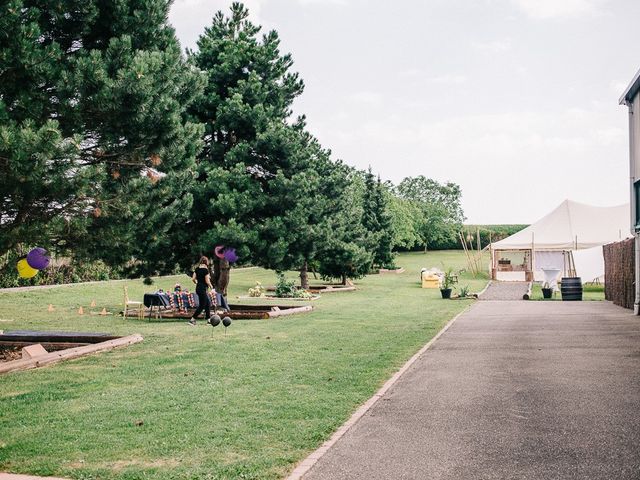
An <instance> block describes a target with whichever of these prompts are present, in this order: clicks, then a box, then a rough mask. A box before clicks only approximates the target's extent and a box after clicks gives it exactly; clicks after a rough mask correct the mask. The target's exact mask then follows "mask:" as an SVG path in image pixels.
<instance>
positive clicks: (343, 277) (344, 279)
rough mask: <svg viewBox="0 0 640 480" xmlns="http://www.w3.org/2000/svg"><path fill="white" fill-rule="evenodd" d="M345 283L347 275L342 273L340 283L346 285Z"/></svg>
mask: <svg viewBox="0 0 640 480" xmlns="http://www.w3.org/2000/svg"><path fill="white" fill-rule="evenodd" d="M346 284H347V276H346V275H342V285H346Z"/></svg>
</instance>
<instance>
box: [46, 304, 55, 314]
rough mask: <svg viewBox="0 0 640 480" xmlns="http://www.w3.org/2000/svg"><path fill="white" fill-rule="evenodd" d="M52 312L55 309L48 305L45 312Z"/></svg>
mask: <svg viewBox="0 0 640 480" xmlns="http://www.w3.org/2000/svg"><path fill="white" fill-rule="evenodd" d="M54 310H55V308H53V304H52V303H50V304H49V308H47V311H48V312H53V311H54Z"/></svg>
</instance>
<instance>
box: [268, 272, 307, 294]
mask: <svg viewBox="0 0 640 480" xmlns="http://www.w3.org/2000/svg"><path fill="white" fill-rule="evenodd" d="M275 295H276V297H279V298H287V297H288V298H308V297H310V294H309V292H307V291H306V290H303V289H301V288H298V287H297V286H296V281H295V280H292V279H287V278H286V277H285V276H284V273H279V274H278V283H276V292H275Z"/></svg>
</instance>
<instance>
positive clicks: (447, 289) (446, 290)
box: [440, 268, 458, 298]
mask: <svg viewBox="0 0 640 480" xmlns="http://www.w3.org/2000/svg"><path fill="white" fill-rule="evenodd" d="M457 281H458V275H457V274H456V273H454V271H453V269H452V268H448V269H447V270H446V271H445V272H444V275H443V276H442V285H440V294H441V295H442V298H451V291H452V290H453V288H451V287H453V285H454V284H455V283H456V282H457Z"/></svg>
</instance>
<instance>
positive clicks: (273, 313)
mask: <svg viewBox="0 0 640 480" xmlns="http://www.w3.org/2000/svg"><path fill="white" fill-rule="evenodd" d="M311 310H313V307H312V306H311V305H303V306H302V307H296V308H290V309H288V310H277V311H271V312H269V317H270V318H275V317H284V316H287V315H295V314H296V313H305V312H310V311H311Z"/></svg>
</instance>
